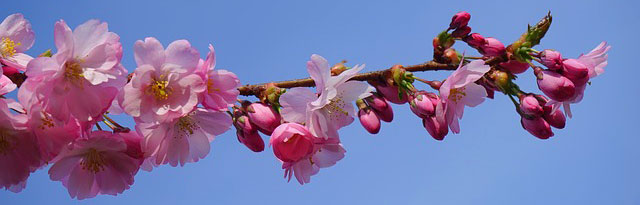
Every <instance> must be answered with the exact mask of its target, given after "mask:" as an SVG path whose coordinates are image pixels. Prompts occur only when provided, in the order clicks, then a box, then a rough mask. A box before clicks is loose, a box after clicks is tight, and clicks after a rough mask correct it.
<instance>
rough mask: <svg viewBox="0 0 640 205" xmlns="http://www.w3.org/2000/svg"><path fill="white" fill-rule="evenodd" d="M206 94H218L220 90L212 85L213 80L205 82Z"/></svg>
mask: <svg viewBox="0 0 640 205" xmlns="http://www.w3.org/2000/svg"><path fill="white" fill-rule="evenodd" d="M207 92H208V93H213V92H220V88H216V87H215V85H214V84H213V80H211V79H208V80H207Z"/></svg>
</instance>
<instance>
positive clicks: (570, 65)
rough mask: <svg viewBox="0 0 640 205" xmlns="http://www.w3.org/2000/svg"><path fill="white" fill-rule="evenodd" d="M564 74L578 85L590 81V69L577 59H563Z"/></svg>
mask: <svg viewBox="0 0 640 205" xmlns="http://www.w3.org/2000/svg"><path fill="white" fill-rule="evenodd" d="M562 75H563V76H564V77H567V78H569V80H571V82H573V84H574V85H575V86H576V87H579V86H582V85H584V84H586V83H587V82H589V69H588V68H587V66H586V65H584V64H582V63H580V61H578V60H576V59H567V60H564V61H562Z"/></svg>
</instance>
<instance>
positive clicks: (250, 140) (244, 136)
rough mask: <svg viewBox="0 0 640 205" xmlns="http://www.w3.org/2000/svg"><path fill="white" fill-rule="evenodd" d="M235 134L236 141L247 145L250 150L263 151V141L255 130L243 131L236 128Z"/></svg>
mask: <svg viewBox="0 0 640 205" xmlns="http://www.w3.org/2000/svg"><path fill="white" fill-rule="evenodd" d="M236 136H238V141H240V143H242V144H244V145H245V146H247V148H249V149H250V150H251V151H254V152H262V151H264V141H263V140H262V137H260V134H258V132H257V131H253V132H244V131H241V130H236Z"/></svg>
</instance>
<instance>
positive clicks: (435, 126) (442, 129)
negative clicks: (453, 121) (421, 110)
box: [422, 116, 449, 140]
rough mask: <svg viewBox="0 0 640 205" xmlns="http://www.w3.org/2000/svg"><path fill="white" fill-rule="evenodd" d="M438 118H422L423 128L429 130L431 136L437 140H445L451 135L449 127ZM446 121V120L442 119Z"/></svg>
mask: <svg viewBox="0 0 640 205" xmlns="http://www.w3.org/2000/svg"><path fill="white" fill-rule="evenodd" d="M439 119H440V118H438V117H436V116H431V117H427V118H422V126H424V128H425V129H427V132H429V135H431V137H433V139H436V140H443V139H444V137H445V136H447V134H449V127H448V126H447V123H446V122H445V121H444V120H442V121H441V120H439ZM442 119H444V118H442Z"/></svg>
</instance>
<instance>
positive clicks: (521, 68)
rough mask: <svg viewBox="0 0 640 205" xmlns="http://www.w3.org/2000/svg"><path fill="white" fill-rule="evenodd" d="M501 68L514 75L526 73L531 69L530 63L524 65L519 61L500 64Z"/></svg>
mask: <svg viewBox="0 0 640 205" xmlns="http://www.w3.org/2000/svg"><path fill="white" fill-rule="evenodd" d="M500 66H501V67H503V68H504V69H505V70H507V71H509V72H510V73H512V74H520V73H524V72H525V71H527V69H528V68H529V64H528V63H523V62H520V61H517V60H509V61H507V62H504V63H500Z"/></svg>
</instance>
